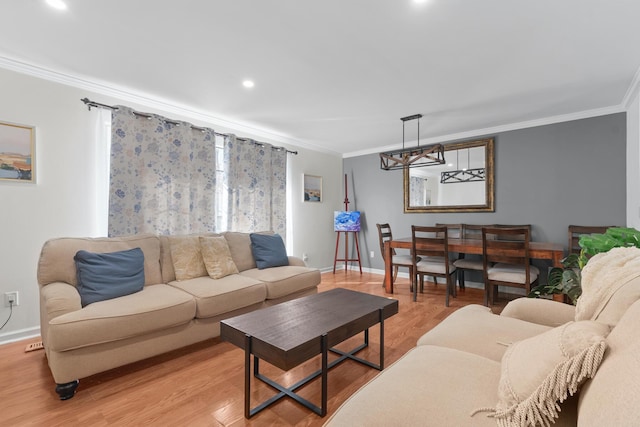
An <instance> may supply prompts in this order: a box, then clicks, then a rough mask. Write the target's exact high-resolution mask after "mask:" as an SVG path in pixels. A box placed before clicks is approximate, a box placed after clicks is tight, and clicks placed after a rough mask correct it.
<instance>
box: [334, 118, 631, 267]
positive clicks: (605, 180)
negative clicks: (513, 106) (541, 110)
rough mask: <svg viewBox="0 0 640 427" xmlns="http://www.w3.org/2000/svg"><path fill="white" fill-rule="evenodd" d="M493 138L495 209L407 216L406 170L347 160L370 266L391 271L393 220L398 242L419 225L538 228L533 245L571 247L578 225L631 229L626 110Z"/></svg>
mask: <svg viewBox="0 0 640 427" xmlns="http://www.w3.org/2000/svg"><path fill="white" fill-rule="evenodd" d="M485 136H486V137H495V212H477V213H404V209H403V188H402V171H401V170H395V171H384V170H381V169H380V159H379V156H378V154H369V155H364V156H358V157H351V158H346V159H344V171H345V173H346V174H347V175H348V176H349V181H351V182H352V185H353V190H352V194H350V195H349V198H350V200H351V201H352V204H351V205H350V206H349V208H350V209H352V210H360V211H362V220H363V228H362V231H361V233H360V251H361V258H362V267H363V268H372V269H378V270H382V269H384V263H383V261H382V257H381V254H380V247H379V244H378V231H377V228H376V223H384V222H388V223H390V224H391V228H392V231H393V235H394V237H408V236H410V235H411V225H433V224H435V223H470V224H495V223H499V224H532V226H533V231H532V239H533V240H543V241H552V242H557V243H560V244H563V245H564V246H565V248H566V246H567V226H569V225H571V224H574V225H625V223H626V116H625V113H618V114H611V115H606V116H599V117H594V118H589V119H582V120H575V121H570V122H563V123H556V124H552V125H545V126H538V127H532V128H527V129H521V130H515V131H508V132H501V133H498V134H493V135H479V136H478V137H485ZM473 139H476V138H473ZM451 142H453V141H451ZM371 251H374V257H373V258H370V256H369V255H370V252H371ZM536 264H538V265H541V266H543V265H544V262H542V263H540V262H536Z"/></svg>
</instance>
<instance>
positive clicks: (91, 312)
mask: <svg viewBox="0 0 640 427" xmlns="http://www.w3.org/2000/svg"><path fill="white" fill-rule="evenodd" d="M203 236H207V237H210V236H220V235H213V234H209V235H203ZM222 236H224V238H225V240H226V242H227V244H228V251H227V253H229V252H230V255H231V257H232V258H233V262H234V263H235V265H236V267H237V270H238V273H236V274H230V275H227V276H225V277H222V278H219V279H212V278H211V277H209V276H208V275H206V270H204V271H205V273H204V275H203V276H201V277H193V278H189V279H185V280H176V273H175V269H174V262H173V257H172V251H171V247H172V244H173V245H174V249H175V247H176V246H177V243H176V242H182V241H183V239H185V240H184V241H186V240H189V239H192V238H195V239H196V242H197V241H198V240H197V239H198V237H199V236H169V237H168V236H156V235H136V236H127V237H119V238H59V239H52V240H49V241H47V242H46V243H45V244H44V246H43V248H42V252H41V255H40V260H39V263H38V275H37V278H38V284H39V287H40V328H41V335H42V341H43V343H44V348H45V350H46V355H47V359H48V362H49V367H50V369H51V372H52V374H53V378H54V380H55V382H56V383H57V387H56V391H57V392H58V394H59V395H60V398H61V399H63V400H64V399H68V398H70V397H72V396H73V395H74V393H75V390H76V387H77V386H78V379H79V378H83V377H87V376H89V375H93V374H96V373H98V372H103V371H106V370H108V369H111V368H115V367H118V366H122V365H125V364H128V363H131V362H135V361H138V360H142V359H145V358H148V357H151V356H155V355H158V354H161V353H165V352H168V351H171V350H174V349H177V348H180V347H184V346H187V345H190V344H194V343H197V342H200V341H203V340H206V339H209V338H213V337H217V336H219V335H220V320H222V319H225V318H228V317H231V316H234V315H237V314H241V313H244V312H248V311H251V310H255V309H258V308H261V307H264V306H268V305H273V304H277V303H279V302H282V301H287V300H289V299H293V298H298V297H300V296H304V295H308V294H312V293H316V292H317V286H318V284H319V283H320V272H319V271H318V270H317V269H314V268H308V267H306V266H305V263H304V262H303V261H302V260H300V259H299V258H295V257H288V259H289V265H288V266H279V267H272V268H266V269H262V270H259V269H258V268H256V262H255V260H254V258H253V254H252V250H251V242H250V237H249V234H248V233H234V232H226V233H223V234H222ZM189 241H192V240H189ZM132 248H141V249H142V252H143V254H144V287H143V288H142V290H141V291H139V292H136V293H133V294H130V295H126V296H119V297H117V298H114V299H109V300H105V301H99V302H94V303H92V304H88V305H86V306H85V307H82V304H81V299H80V295H79V292H78V289H77V288H76V286H77V285H78V279H77V275H76V264H75V261H74V255H75V254H76V253H77V252H78V251H79V250H86V251H90V252H93V253H109V252H116V251H122V250H128V249H132ZM174 254H175V252H174ZM200 262H203V261H200ZM191 267H193V266H191ZM196 267H198V268H199V267H203V268H204V265H202V266H196Z"/></svg>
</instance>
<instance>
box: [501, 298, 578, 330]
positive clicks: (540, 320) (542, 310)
mask: <svg viewBox="0 0 640 427" xmlns="http://www.w3.org/2000/svg"><path fill="white" fill-rule="evenodd" d="M500 315H501V316H506V317H512V318H514V319H520V320H524V321H526V322H531V323H537V324H539V325H545V326H551V327H556V326H560V325H564V324H565V323H567V322H570V321H572V320H574V319H575V315H576V309H575V307H574V306H572V305H569V304H564V303H562V302H557V301H552V300H548V299H542V298H518V299H516V300H513V301H511V302H509V303H508V304H507V305H506V306H505V308H504V310H502V313H500Z"/></svg>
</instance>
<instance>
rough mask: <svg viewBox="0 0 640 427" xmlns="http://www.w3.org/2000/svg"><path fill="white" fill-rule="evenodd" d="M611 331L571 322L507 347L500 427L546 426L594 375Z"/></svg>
mask: <svg viewBox="0 0 640 427" xmlns="http://www.w3.org/2000/svg"><path fill="white" fill-rule="evenodd" d="M608 333H609V327H608V326H607V325H603V324H600V323H597V322H592V321H582V322H569V323H567V324H565V325H562V326H559V327H557V328H554V329H551V330H549V331H547V332H544V333H542V334H540V335H537V336H534V337H531V338H527V339H525V340H522V341H519V342H516V343H514V344H512V345H511V346H509V349H508V350H507V351H506V352H505V354H504V357H503V358H502V368H501V376H500V384H499V386H498V404H497V405H496V412H495V413H494V416H495V417H496V418H497V419H498V425H505V426H508V425H509V426H510V425H517V426H520V425H538V424H543V425H548V424H550V423H552V422H553V421H554V419H555V418H557V417H558V412H559V410H560V406H559V404H557V403H556V402H563V401H564V400H565V399H566V398H567V397H568V396H569V395H573V394H574V393H575V392H576V391H577V390H578V387H579V386H580V385H581V384H582V382H583V381H584V380H585V379H587V378H591V377H593V376H594V375H595V373H596V370H597V369H598V366H599V365H600V362H601V361H602V357H603V355H604V351H605V348H606V343H605V336H606V335H607V334H608Z"/></svg>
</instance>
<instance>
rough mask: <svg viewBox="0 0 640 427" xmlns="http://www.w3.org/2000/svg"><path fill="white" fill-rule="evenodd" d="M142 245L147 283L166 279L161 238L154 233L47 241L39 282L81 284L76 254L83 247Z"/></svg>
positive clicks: (103, 248) (105, 249) (102, 248)
mask: <svg viewBox="0 0 640 427" xmlns="http://www.w3.org/2000/svg"><path fill="white" fill-rule="evenodd" d="M133 248H140V249H142V252H143V253H144V282H145V283H144V284H145V285H154V284H156V283H163V281H162V274H161V272H160V240H159V239H158V237H157V236H154V235H152V234H139V235H136V236H124V237H98V238H90V237H83V238H81V237H62V238H57V239H51V240H48V241H47V242H45V244H44V245H43V247H42V251H41V253H40V259H39V261H38V283H39V284H40V285H48V284H49V283H53V282H64V283H69V284H71V285H74V286H77V285H78V276H77V274H76V265H75V261H74V260H73V257H74V256H75V255H76V253H77V252H78V251H80V250H85V251H90V252H102V253H104V252H116V251H123V250H127V249H133Z"/></svg>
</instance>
